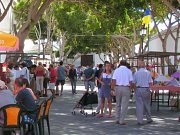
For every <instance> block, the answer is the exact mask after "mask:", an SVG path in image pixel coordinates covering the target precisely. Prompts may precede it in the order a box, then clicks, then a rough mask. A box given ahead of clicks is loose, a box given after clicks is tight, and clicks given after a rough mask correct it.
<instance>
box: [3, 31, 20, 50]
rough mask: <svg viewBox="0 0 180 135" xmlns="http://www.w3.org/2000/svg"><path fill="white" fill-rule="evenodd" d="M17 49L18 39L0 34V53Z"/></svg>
mask: <svg viewBox="0 0 180 135" xmlns="http://www.w3.org/2000/svg"><path fill="white" fill-rule="evenodd" d="M18 49H19V39H18V37H16V36H13V35H11V34H7V33H2V32H0V51H16V50H18Z"/></svg>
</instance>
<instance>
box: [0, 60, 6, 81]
mask: <svg viewBox="0 0 180 135" xmlns="http://www.w3.org/2000/svg"><path fill="white" fill-rule="evenodd" d="M6 73H7V64H6V63H0V80H2V81H4V82H7V78H6Z"/></svg>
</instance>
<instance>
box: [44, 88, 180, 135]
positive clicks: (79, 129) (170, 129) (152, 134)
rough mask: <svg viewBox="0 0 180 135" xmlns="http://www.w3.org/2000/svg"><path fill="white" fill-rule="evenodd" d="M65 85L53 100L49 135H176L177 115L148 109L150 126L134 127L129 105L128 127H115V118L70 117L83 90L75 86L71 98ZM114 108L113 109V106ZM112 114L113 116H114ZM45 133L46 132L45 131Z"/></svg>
mask: <svg viewBox="0 0 180 135" xmlns="http://www.w3.org/2000/svg"><path fill="white" fill-rule="evenodd" d="M70 89H71V87H70V86H69V85H66V86H65V91H64V94H63V95H62V96H61V97H57V98H55V100H54V103H53V105H52V108H51V112H50V123H51V133H52V135H105V134H106V135H179V134H180V123H178V121H177V118H178V116H179V112H175V111H170V109H167V108H160V111H158V112H157V111H156V109H152V115H153V120H154V123H152V124H145V125H144V126H138V125H137V124H136V117H135V107H134V103H131V104H130V107H129V111H128V118H127V122H128V125H126V126H120V125H116V124H115V117H113V118H112V119H109V118H96V117H94V116H92V115H91V114H90V113H91V111H88V113H89V115H88V116H87V117H85V116H84V115H81V114H80V113H79V111H78V110H77V111H76V115H75V116H74V115H72V114H71V112H72V109H73V107H74V106H75V104H76V102H77V101H78V100H79V99H80V97H81V96H82V94H83V89H84V87H83V86H78V87H77V89H78V94H77V95H74V96H73V95H72V94H71V91H70ZM113 108H115V105H113ZM114 111H115V110H113V116H114ZM46 130H47V129H46Z"/></svg>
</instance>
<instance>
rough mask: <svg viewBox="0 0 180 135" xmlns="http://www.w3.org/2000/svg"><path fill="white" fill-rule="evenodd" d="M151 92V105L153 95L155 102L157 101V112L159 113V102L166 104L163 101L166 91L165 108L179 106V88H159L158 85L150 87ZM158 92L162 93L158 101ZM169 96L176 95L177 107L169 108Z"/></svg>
mask: <svg viewBox="0 0 180 135" xmlns="http://www.w3.org/2000/svg"><path fill="white" fill-rule="evenodd" d="M151 91H152V96H151V105H152V102H154V101H153V94H155V102H156V101H157V110H158V111H159V106H160V101H162V103H163V104H164V103H166V101H165V100H164V96H165V95H164V94H165V93H164V91H168V101H167V103H168V106H167V107H177V108H178V106H179V94H180V87H176V86H159V85H154V86H152V87H151ZM160 91H162V99H160ZM156 94H157V100H156ZM171 94H175V95H177V101H178V102H177V106H170V105H169V101H170V96H171Z"/></svg>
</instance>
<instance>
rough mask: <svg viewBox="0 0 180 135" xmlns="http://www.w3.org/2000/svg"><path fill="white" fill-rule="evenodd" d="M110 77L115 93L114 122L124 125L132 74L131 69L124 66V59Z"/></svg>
mask: <svg viewBox="0 0 180 135" xmlns="http://www.w3.org/2000/svg"><path fill="white" fill-rule="evenodd" d="M112 79H113V80H112V89H115V93H116V123H117V124H120V125H126V123H125V117H126V115H127V111H128V105H129V99H130V93H131V92H130V87H132V81H133V76H132V72H131V70H130V69H128V68H127V67H126V61H125V60H121V61H120V67H119V68H117V69H116V70H115V71H114V74H113V78H112Z"/></svg>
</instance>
